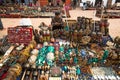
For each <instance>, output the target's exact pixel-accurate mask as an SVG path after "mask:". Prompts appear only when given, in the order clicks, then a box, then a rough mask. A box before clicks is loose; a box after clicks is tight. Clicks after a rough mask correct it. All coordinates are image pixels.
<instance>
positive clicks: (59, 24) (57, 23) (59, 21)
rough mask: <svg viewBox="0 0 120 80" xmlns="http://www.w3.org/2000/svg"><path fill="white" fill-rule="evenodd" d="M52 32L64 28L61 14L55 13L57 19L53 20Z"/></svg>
mask: <svg viewBox="0 0 120 80" xmlns="http://www.w3.org/2000/svg"><path fill="white" fill-rule="evenodd" d="M51 24H52V27H53V28H52V30H56V29H62V28H63V20H62V18H61V17H60V12H56V13H55V17H54V18H53V19H52V22H51Z"/></svg>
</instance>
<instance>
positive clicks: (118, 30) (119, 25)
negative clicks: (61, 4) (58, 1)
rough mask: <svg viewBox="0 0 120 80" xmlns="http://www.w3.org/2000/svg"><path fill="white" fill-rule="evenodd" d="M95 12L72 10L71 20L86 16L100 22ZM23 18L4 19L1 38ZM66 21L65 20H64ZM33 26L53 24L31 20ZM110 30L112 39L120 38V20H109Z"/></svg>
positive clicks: (0, 32) (40, 20)
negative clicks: (43, 23)
mask: <svg viewBox="0 0 120 80" xmlns="http://www.w3.org/2000/svg"><path fill="white" fill-rule="evenodd" d="M94 12H95V11H94V10H88V11H82V10H81V9H80V8H77V9H76V10H71V11H70V14H71V18H69V19H75V20H76V19H77V17H78V16H85V17H88V18H93V19H95V20H100V18H97V17H94ZM20 19H21V18H2V22H3V26H4V28H5V29H4V30H3V31H0V37H1V36H3V35H5V34H7V28H8V27H14V26H17V25H19V22H20ZM64 20H65V19H64ZM31 21H32V24H33V26H34V28H38V26H39V24H40V23H41V22H45V23H46V24H47V25H49V24H50V23H51V18H31ZM109 23H110V26H109V29H110V35H111V36H112V37H115V36H120V19H109Z"/></svg>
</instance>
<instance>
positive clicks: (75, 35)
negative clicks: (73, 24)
mask: <svg viewBox="0 0 120 80" xmlns="http://www.w3.org/2000/svg"><path fill="white" fill-rule="evenodd" d="M77 35H78V32H77V30H75V31H74V32H73V41H74V42H77V40H78V39H77Z"/></svg>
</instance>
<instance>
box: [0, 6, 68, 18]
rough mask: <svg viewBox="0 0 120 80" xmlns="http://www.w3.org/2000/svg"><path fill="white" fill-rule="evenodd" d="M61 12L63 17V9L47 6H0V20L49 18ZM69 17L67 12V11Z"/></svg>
mask: <svg viewBox="0 0 120 80" xmlns="http://www.w3.org/2000/svg"><path fill="white" fill-rule="evenodd" d="M56 11H59V12H61V15H62V17H65V12H64V11H65V10H64V7H60V6H57V7H49V6H47V5H46V6H43V7H39V6H34V7H29V6H25V5H24V6H23V5H6V6H0V16H1V18H51V17H53V16H54V15H55V12H56ZM67 15H68V16H69V15H70V14H69V10H67Z"/></svg>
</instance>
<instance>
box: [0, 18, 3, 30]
mask: <svg viewBox="0 0 120 80" xmlns="http://www.w3.org/2000/svg"><path fill="white" fill-rule="evenodd" d="M2 29H3V24H2V21H1V18H0V30H2Z"/></svg>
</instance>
